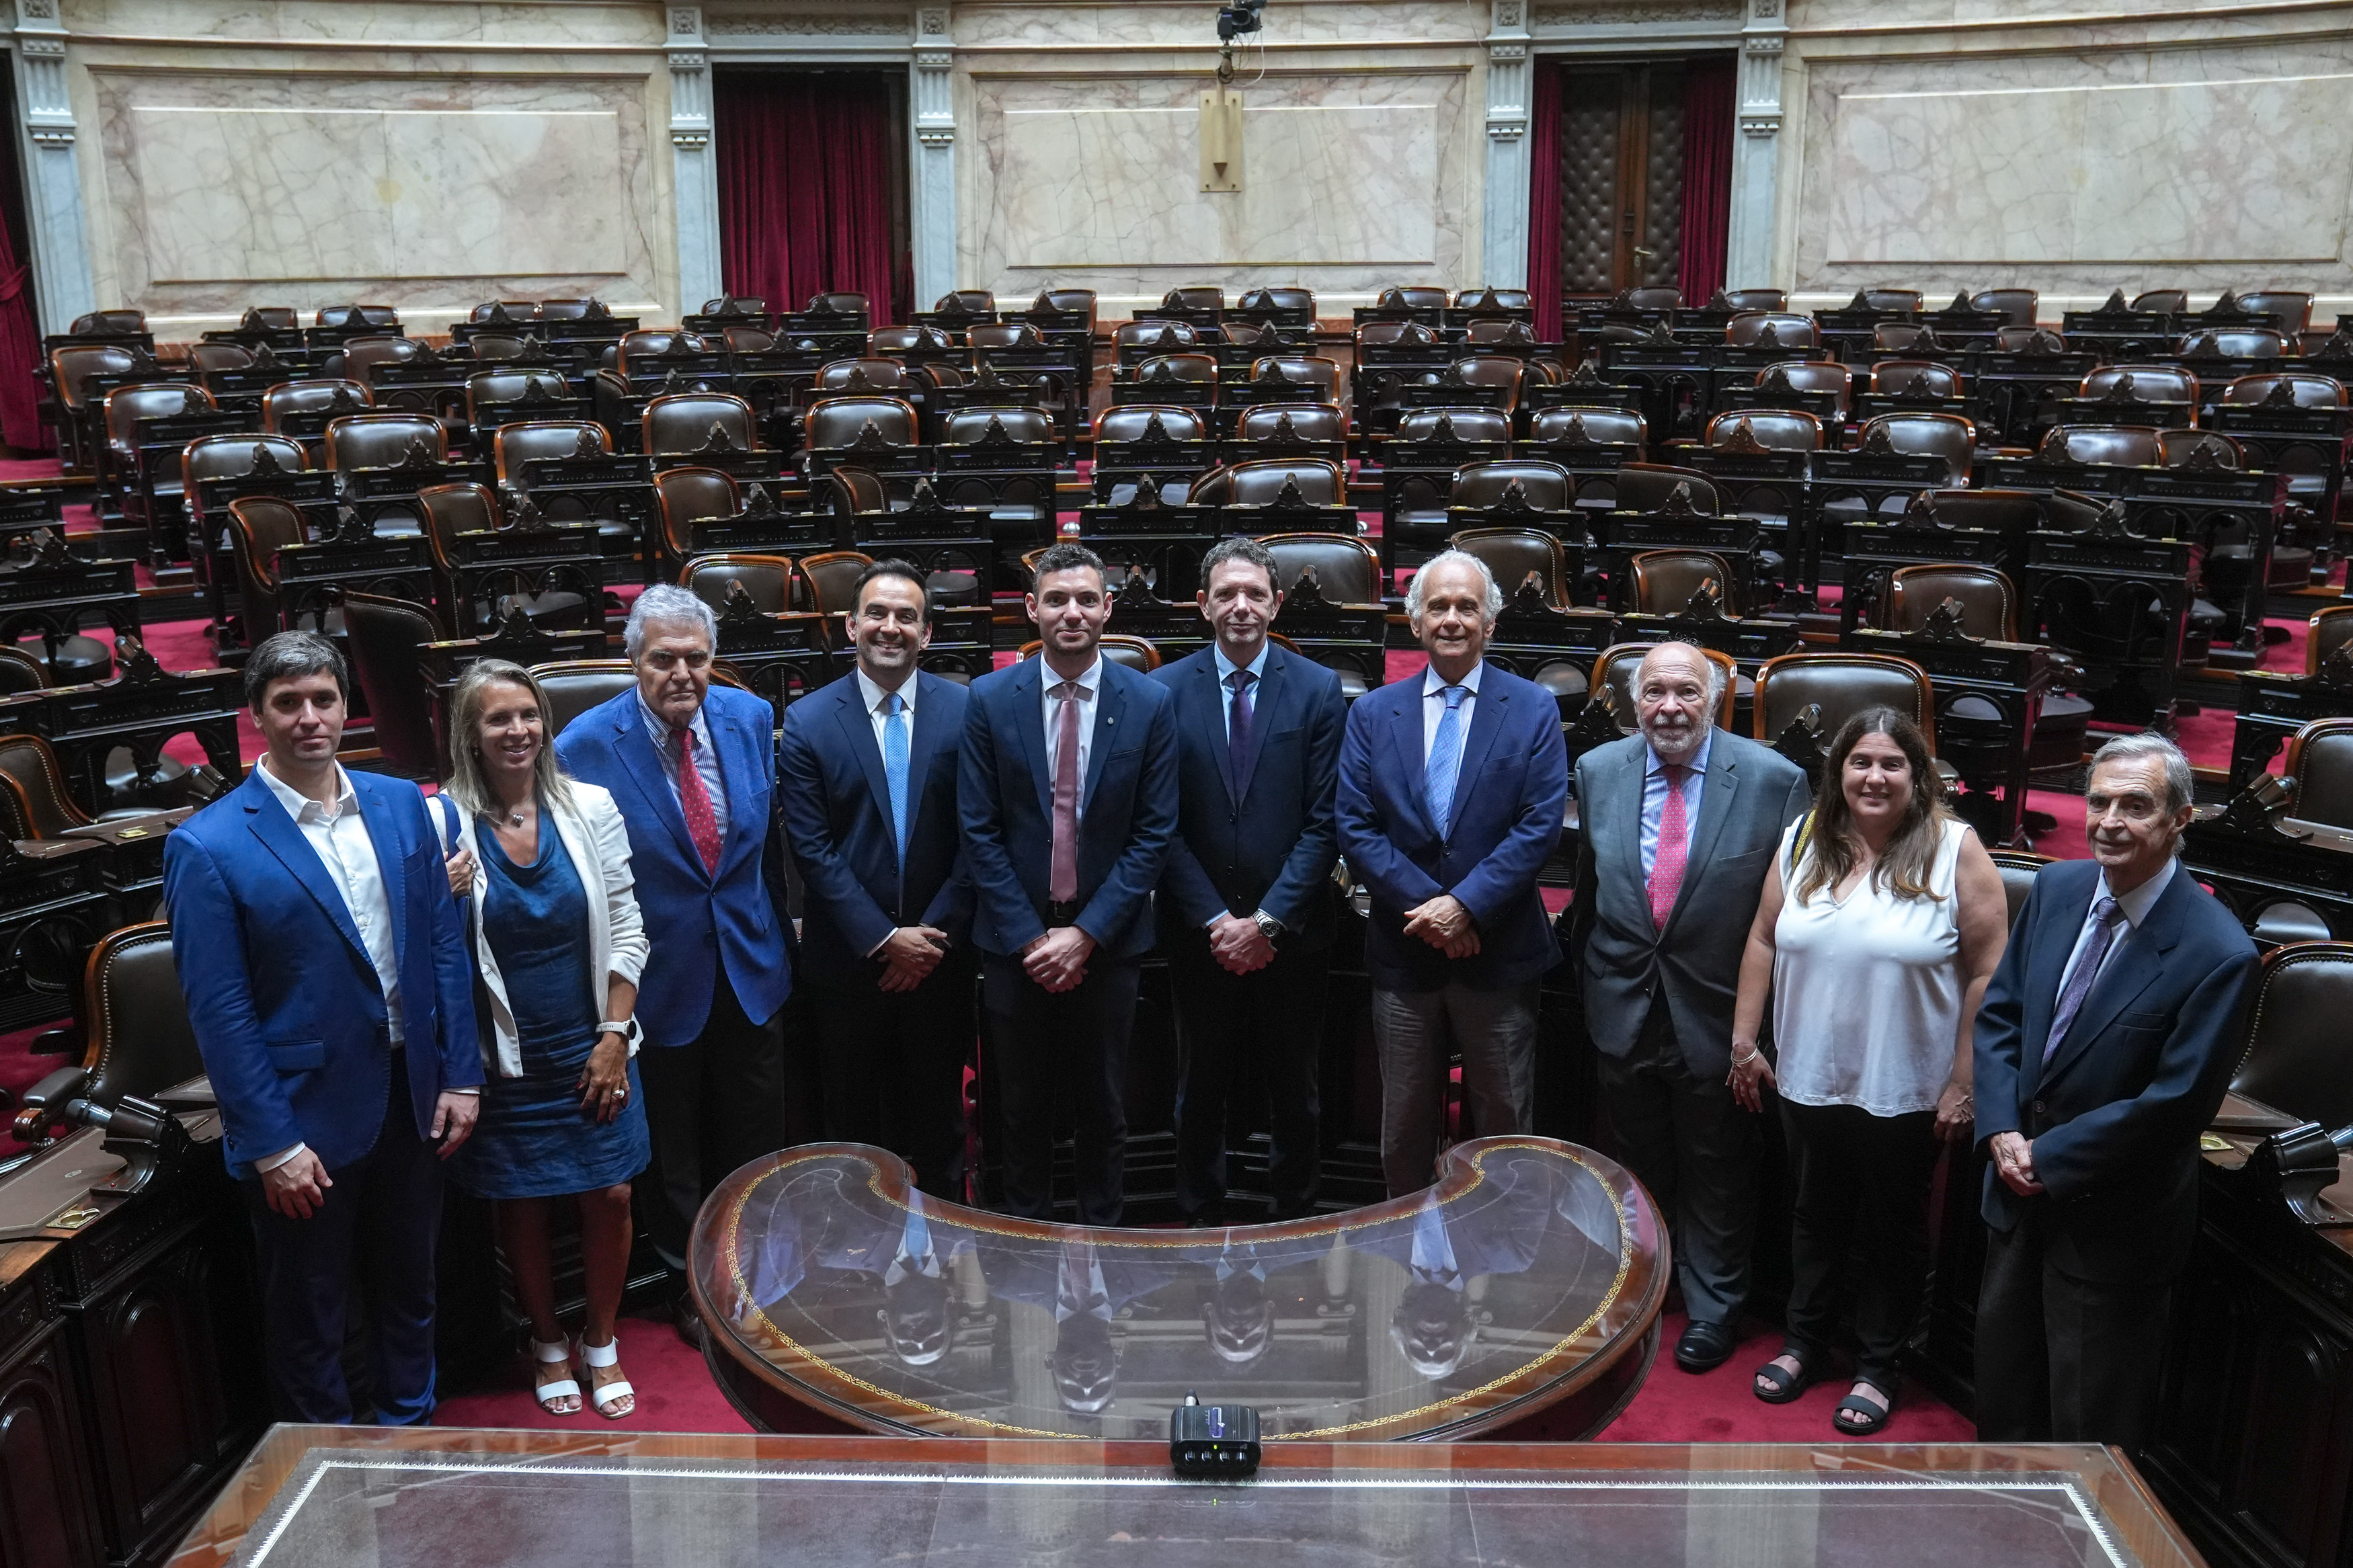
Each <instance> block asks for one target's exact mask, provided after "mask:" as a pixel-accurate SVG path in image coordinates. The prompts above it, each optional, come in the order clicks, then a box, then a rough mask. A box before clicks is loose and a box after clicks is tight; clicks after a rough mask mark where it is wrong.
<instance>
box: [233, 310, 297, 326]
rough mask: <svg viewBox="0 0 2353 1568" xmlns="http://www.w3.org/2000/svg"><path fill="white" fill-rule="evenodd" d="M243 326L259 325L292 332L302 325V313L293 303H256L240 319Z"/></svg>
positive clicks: (239, 322)
mask: <svg viewBox="0 0 2353 1568" xmlns="http://www.w3.org/2000/svg"><path fill="white" fill-rule="evenodd" d="M237 324H238V325H239V326H241V327H259V328H261V329H262V330H264V331H272V332H290V331H294V330H296V329H297V328H299V327H300V326H301V324H302V313H301V311H300V310H296V309H294V307H293V306H291V305H254V306H251V307H249V308H248V310H246V312H245V315H244V316H243V317H242V318H241V319H240V320H239V321H238V322H237Z"/></svg>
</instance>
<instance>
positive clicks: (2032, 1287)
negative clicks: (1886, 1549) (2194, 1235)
mask: <svg viewBox="0 0 2353 1568" xmlns="http://www.w3.org/2000/svg"><path fill="white" fill-rule="evenodd" d="M1996 1179H1997V1180H1999V1179H2000V1178H1998V1177H1997V1178H1996ZM2050 1201H2051V1200H2050V1199H2048V1198H2036V1199H2034V1200H2032V1201H2031V1202H2029V1203H2028V1204H2026V1205H2024V1211H2025V1212H2024V1216H2023V1217H2022V1218H2021V1220H2020V1221H2019V1224H2018V1227H2017V1228H2016V1229H2015V1230H2011V1231H2009V1232H2003V1231H1999V1230H1989V1231H1988V1232H1987V1233H1986V1261H1985V1282H1984V1285H1983V1286H1982V1287H1981V1289H1979V1292H1978V1369H1977V1370H1978V1378H1977V1383H1978V1387H1977V1394H1978V1441H1979V1442H1984V1443H2114V1444H2115V1445H2116V1447H2120V1448H2122V1449H2124V1450H2125V1451H2126V1453H2128V1454H2133V1455H2137V1454H2138V1453H2139V1451H2140V1449H2141V1448H2142V1447H2143V1446H2144V1445H2145V1444H2147V1441H2148V1439H2149V1436H2150V1435H2151V1432H2152V1430H2153V1429H2154V1426H2155V1422H2156V1418H2157V1399H2158V1375H2159V1372H2160V1370H2161V1368H2162V1365H2163V1356H2164V1350H2165V1330H2166V1318H2167V1314H2168V1309H2169V1308H2170V1306H2171V1305H2172V1296H2173V1285H2172V1281H2170V1280H2165V1281H2162V1282H2159V1283H2156V1284H2149V1283H2147V1282H2141V1283H2136V1284H2124V1285H2106V1284H2094V1283H2092V1282H2091V1281H2089V1280H2084V1279H2069V1278H2068V1277H2067V1276H2066V1275H2064V1274H2062V1273H2060V1272H2059V1271H2058V1270H2057V1269H2056V1268H2052V1266H2051V1263H2050V1260H2049V1258H2046V1257H2045V1256H2044V1250H2045V1239H2044V1234H2043V1231H2044V1221H2045V1213H2046V1211H2045V1207H2044V1205H2047V1204H2048V1203H2049V1202H2050Z"/></svg>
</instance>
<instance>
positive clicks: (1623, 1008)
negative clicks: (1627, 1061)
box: [1568, 730, 1814, 1079]
mask: <svg viewBox="0 0 2353 1568" xmlns="http://www.w3.org/2000/svg"><path fill="white" fill-rule="evenodd" d="M1649 757H1650V742H1647V741H1645V740H1643V739H1642V737H1641V736H1640V735H1632V736H1629V737H1628V738H1626V739H1625V740H1622V741H1613V742H1610V743H1609V745H1606V746H1598V747H1596V748H1595V749H1593V750H1592V751H1590V752H1586V753H1585V755H1583V756H1582V757H1579V758H1578V759H1577V779H1576V784H1577V823H1578V832H1577V898H1576V900H1575V901H1574V902H1573V903H1571V904H1570V905H1569V910H1568V914H1569V921H1568V950H1569V951H1568V955H1569V962H1570V963H1571V964H1572V965H1574V973H1576V974H1577V977H1578V979H1579V982H1580V984H1581V985H1582V987H1583V990H1584V993H1585V1023H1586V1027H1587V1029H1588V1032H1590V1033H1591V1035H1592V1037H1593V1043H1594V1046H1595V1047H1596V1048H1598V1049H1599V1050H1601V1051H1602V1052H1604V1053H1606V1054H1607V1055H1609V1056H1612V1057H1622V1056H1624V1055H1626V1054H1627V1053H1628V1052H1629V1051H1630V1050H1632V1049H1633V1048H1634V1044H1635V1042H1636V1041H1637V1040H1638V1039H1640V1038H1641V1033H1642V1024H1643V1020H1644V1019H1645V1018H1647V1017H1648V1016H1650V1011H1651V999H1652V998H1653V997H1659V998H1662V999H1663V1000H1664V1001H1665V1003H1666V1005H1667V1008H1668V1011H1669V1013H1670V1015H1671V1016H1672V1018H1673V1020H1674V1026H1675V1039H1676V1041H1677V1042H1678V1043H1679V1044H1681V1046H1682V1047H1683V1059H1684V1060H1685V1061H1687V1062H1688V1063H1689V1064H1690V1066H1691V1070H1692V1071H1693V1072H1694V1073H1695V1074H1697V1075H1699V1076H1700V1077H1702V1078H1706V1079H1721V1078H1722V1077H1723V1076H1724V1075H1725V1072H1727V1071H1728V1070H1730V1068H1731V1065H1732V1004H1733V999H1734V997H1735V996H1736V994H1738V992H1739V989H1740V955H1741V952H1742V950H1743V949H1744V948H1745V947H1746V943H1747V941H1748V927H1749V923H1750V922H1751V921H1754V920H1755V919H1756V918H1757V900H1758V899H1759V898H1760V897H1762V896H1763V893H1764V888H1765V873H1766V871H1767V869H1768V868H1770V866H1771V865H1772V860H1773V851H1774V850H1775V849H1776V848H1777V847H1778V846H1779V844H1780V841H1781V830H1782V829H1783V828H1785V827H1787V826H1788V825H1789V824H1790V823H1791V822H1793V821H1795V820H1796V819H1797V818H1798V817H1799V816H1800V815H1802V814H1803V813H1804V812H1805V810H1806V808H1807V807H1808V806H1810V805H1812V804H1813V798H1814V796H1813V790H1812V789H1811V787H1810V786H1809V785H1808V784H1807V783H1806V775H1805V773H1804V772H1803V771H1802V770H1800V769H1799V767H1798V766H1797V765H1796V764H1795V763H1791V762H1789V761H1788V759H1787V758H1785V757H1783V756H1781V755H1780V754H1779V753H1778V752H1774V751H1772V750H1770V749H1768V748H1767V747H1764V746H1760V745H1758V744H1757V742H1754V741H1745V740H1742V739H1741V738H1740V737H1739V736H1737V735H1734V734H1730V733H1728V732H1726V731H1723V730H1718V731H1716V732H1715V740H1714V741H1713V742H1711V743H1710V745H1709V747H1708V753H1707V787H1706V790H1705V792H1704V794H1702V795H1701V796H1700V805H1699V821H1698V822H1697V823H1695V824H1694V826H1693V828H1692V838H1691V858H1690V860H1689V864H1688V869H1687V870H1686V872H1685V874H1684V877H1683V891H1682V893H1681V894H1680V895H1678V897H1677V898H1676V900H1675V907H1674V910H1673V911H1672V913H1670V914H1669V915H1668V916H1667V923H1666V928H1665V929H1664V930H1663V931H1662V930H1659V929H1657V928H1656V927H1654V926H1653V925H1652V924H1651V900H1650V893H1649V890H1648V889H1647V888H1646V887H1645V885H1644V883H1643V880H1642V773H1643V767H1644V764H1645V763H1647V762H1648V761H1649Z"/></svg>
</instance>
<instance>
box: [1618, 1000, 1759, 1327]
mask: <svg viewBox="0 0 2353 1568" xmlns="http://www.w3.org/2000/svg"><path fill="white" fill-rule="evenodd" d="M1598 1065H1599V1069H1600V1078H1601V1104H1602V1108H1603V1110H1604V1111H1605V1113H1606V1114H1607V1117H1608V1120H1609V1131H1610V1135H1611V1137H1612V1139H1613V1140H1614V1141H1615V1142H1616V1144H1617V1154H1618V1158H1619V1160H1620V1161H1621V1162H1622V1163H1624V1164H1625V1166H1626V1168H1627V1169H1628V1170H1630V1171H1631V1172H1633V1173H1634V1178H1635V1180H1637V1181H1639V1182H1641V1184H1642V1185H1644V1186H1645V1187H1648V1188H1649V1189H1650V1190H1651V1198H1652V1199H1653V1200H1655V1201H1656V1202H1657V1204H1658V1205H1659V1212H1660V1214H1662V1215H1664V1216H1665V1218H1666V1221H1667V1229H1668V1234H1669V1236H1670V1237H1671V1239H1672V1247H1673V1251H1674V1259H1675V1280H1676V1283H1678V1284H1679V1285H1681V1286H1682V1287H1683V1310H1685V1311H1686V1312H1688V1313H1690V1314H1691V1319H1692V1321H1694V1322H1695V1323H1729V1322H1731V1321H1733V1320H1734V1319H1735V1318H1736V1317H1738V1316H1739V1314H1740V1309H1741V1308H1742V1306H1744V1305H1745V1304H1746V1302H1747V1300H1748V1266H1749V1257H1750V1254H1751V1253H1752V1252H1753V1251H1754V1250H1755V1247H1756V1242H1757V1180H1758V1176H1757V1165H1758V1156H1759V1152H1760V1150H1761V1149H1762V1148H1763V1140H1762V1137H1761V1134H1760V1132H1759V1130H1758V1127H1757V1122H1758V1121H1759V1120H1760V1118H1759V1117H1758V1116H1757V1113H1755V1112H1753V1111H1747V1110H1742V1109H1741V1108H1740V1104H1739V1102H1738V1101H1737V1100H1734V1099H1733V1098H1732V1089H1731V1088H1730V1086H1728V1085H1727V1084H1725V1081H1724V1079H1721V1078H1716V1079H1703V1078H1700V1077H1697V1076H1695V1075H1694V1073H1693V1072H1692V1069H1691V1067H1690V1065H1689V1063H1687V1062H1686V1061H1685V1060H1684V1058H1683V1047H1681V1046H1679V1045H1677V1044H1676V1042H1675V1037H1674V1026H1673V1025H1672V1024H1671V1023H1670V1022H1669V1021H1668V1014H1667V1010H1666V1008H1665V1007H1664V1006H1654V1007H1652V1008H1651V1016H1650V1018H1649V1020H1648V1021H1647V1022H1646V1023H1645V1025H1644V1026H1643V1029H1642V1033H1641V1037H1640V1038H1639V1039H1638V1040H1636V1042H1635V1044H1634V1048H1633V1049H1632V1050H1631V1051H1630V1052H1628V1053H1627V1054H1626V1055H1625V1056H1623V1057H1612V1056H1609V1055H1607V1054H1603V1055H1601V1057H1600V1058H1599V1064H1598Z"/></svg>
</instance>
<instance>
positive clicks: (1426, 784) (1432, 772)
mask: <svg viewBox="0 0 2353 1568" xmlns="http://www.w3.org/2000/svg"><path fill="white" fill-rule="evenodd" d="M1439 695H1440V696H1441V697H1444V698H1445V699H1446V713H1445V716H1444V717H1443V718H1441V719H1440V720H1439V721H1438V737H1437V739H1435V740H1433V741H1432V742H1430V763H1429V765H1428V767H1427V768H1426V769H1425V771H1424V773H1423V779H1422V799H1423V800H1425V801H1426V802H1428V803H1429V805H1430V821H1431V822H1432V823H1433V824H1435V825H1436V826H1437V828H1438V836H1439V837H1440V838H1443V837H1446V818H1447V816H1448V814H1450V813H1451V812H1452V811H1453V809H1454V775H1455V774H1456V773H1460V772H1461V769H1462V700H1463V699H1464V698H1466V697H1468V696H1470V695H1471V689H1470V688H1469V687H1467V686H1450V687H1447V688H1445V689H1443V690H1442V691H1440V693H1439Z"/></svg>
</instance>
